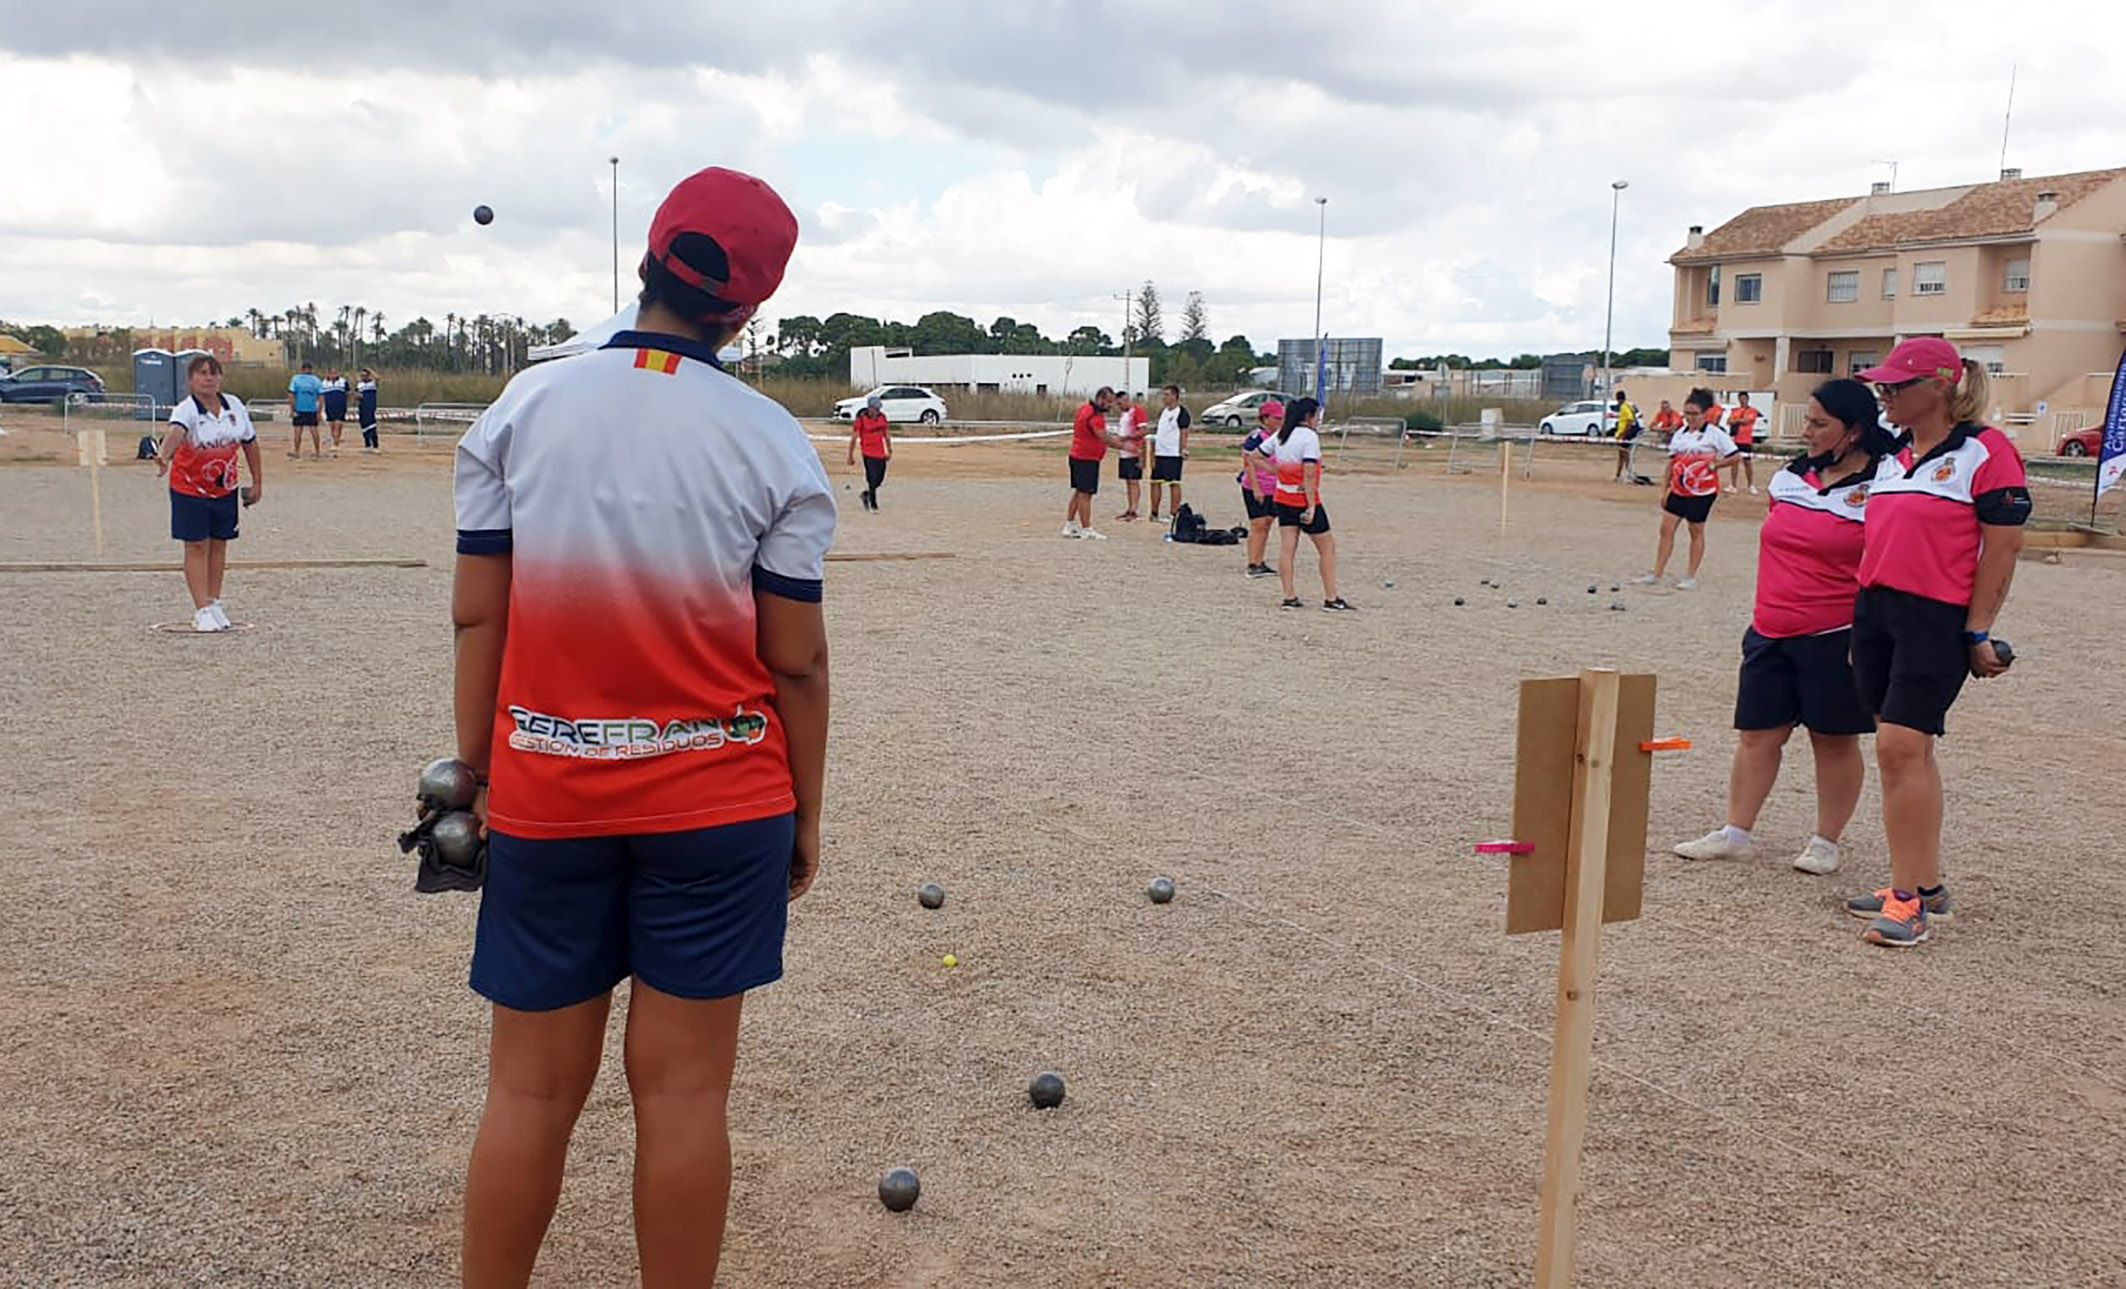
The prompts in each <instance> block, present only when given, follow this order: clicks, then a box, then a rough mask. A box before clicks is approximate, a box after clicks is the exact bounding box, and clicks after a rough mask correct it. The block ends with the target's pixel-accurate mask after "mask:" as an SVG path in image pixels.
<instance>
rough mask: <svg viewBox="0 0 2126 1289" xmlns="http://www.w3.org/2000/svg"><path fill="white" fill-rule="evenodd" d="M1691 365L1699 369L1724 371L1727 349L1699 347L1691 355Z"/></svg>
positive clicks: (1725, 368)
mask: <svg viewBox="0 0 2126 1289" xmlns="http://www.w3.org/2000/svg"><path fill="white" fill-rule="evenodd" d="M1691 365H1692V366H1694V367H1696V368H1697V369H1698V370H1699V371H1706V372H1725V371H1726V370H1727V350H1725V349H1700V350H1699V351H1698V352H1697V353H1696V354H1694V355H1693V356H1692V358H1691Z"/></svg>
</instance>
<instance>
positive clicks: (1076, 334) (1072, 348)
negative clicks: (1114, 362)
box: [1063, 322, 1115, 355]
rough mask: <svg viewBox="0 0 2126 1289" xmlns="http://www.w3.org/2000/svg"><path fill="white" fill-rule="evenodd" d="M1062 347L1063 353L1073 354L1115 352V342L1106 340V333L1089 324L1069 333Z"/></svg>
mask: <svg viewBox="0 0 2126 1289" xmlns="http://www.w3.org/2000/svg"><path fill="white" fill-rule="evenodd" d="M1063 347H1064V352H1066V353H1073V354H1088V355H1090V354H1111V353H1114V352H1115V342H1114V341H1112V340H1109V339H1108V338H1107V333H1106V332H1104V331H1102V330H1100V329H1099V328H1098V327H1096V326H1094V325H1092V324H1091V323H1089V322H1088V323H1086V324H1085V325H1084V326H1082V327H1079V328H1078V329H1077V330H1075V331H1073V332H1071V333H1070V335H1069V336H1068V337H1066V338H1065V339H1064V341H1063Z"/></svg>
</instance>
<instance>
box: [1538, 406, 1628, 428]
mask: <svg viewBox="0 0 2126 1289" xmlns="http://www.w3.org/2000/svg"><path fill="white" fill-rule="evenodd" d="M1537 428H1538V429H1540V430H1541V431H1542V432H1543V433H1545V434H1570V435H1581V436H1592V437H1600V436H1603V435H1608V434H1614V433H1616V430H1617V416H1616V413H1615V412H1613V411H1611V410H1610V408H1609V405H1607V404H1605V403H1600V402H1596V401H1594V400H1592V399H1590V400H1588V401H1587V402H1584V403H1567V404H1565V406H1563V407H1561V408H1559V409H1558V410H1557V411H1555V412H1552V413H1551V414H1550V415H1548V416H1546V417H1544V418H1543V423H1542V424H1541V425H1540V426H1538V427H1537Z"/></svg>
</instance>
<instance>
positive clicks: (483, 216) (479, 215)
mask: <svg viewBox="0 0 2126 1289" xmlns="http://www.w3.org/2000/svg"><path fill="white" fill-rule="evenodd" d="M472 222H473V223H475V224H480V225H483V226H484V225H487V224H492V223H494V222H495V212H494V208H493V207H491V206H475V207H473V208H472Z"/></svg>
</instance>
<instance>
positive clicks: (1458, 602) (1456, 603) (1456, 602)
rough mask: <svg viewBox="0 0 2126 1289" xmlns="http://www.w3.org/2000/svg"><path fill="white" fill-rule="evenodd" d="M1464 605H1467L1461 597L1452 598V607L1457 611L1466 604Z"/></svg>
mask: <svg viewBox="0 0 2126 1289" xmlns="http://www.w3.org/2000/svg"><path fill="white" fill-rule="evenodd" d="M1466 603H1467V601H1466V600H1464V599H1462V597H1461V596H1459V595H1457V596H1455V597H1454V607H1455V608H1457V609H1459V608H1460V607H1462V605H1464V604H1466Z"/></svg>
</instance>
